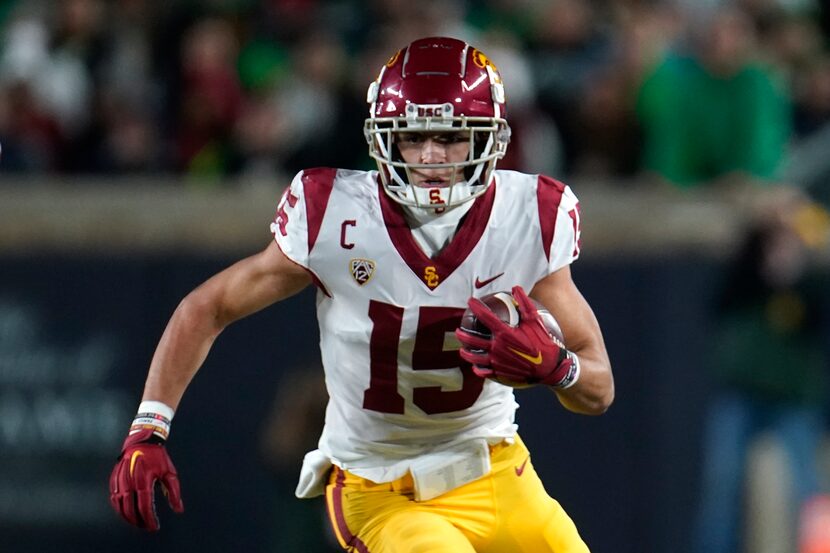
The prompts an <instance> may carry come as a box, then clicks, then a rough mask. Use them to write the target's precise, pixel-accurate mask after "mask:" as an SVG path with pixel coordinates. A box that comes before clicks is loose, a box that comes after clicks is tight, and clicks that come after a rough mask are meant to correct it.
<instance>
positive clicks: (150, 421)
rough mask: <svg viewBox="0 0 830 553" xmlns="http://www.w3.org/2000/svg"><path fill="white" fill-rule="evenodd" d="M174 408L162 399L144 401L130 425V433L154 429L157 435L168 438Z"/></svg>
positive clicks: (163, 438)
mask: <svg viewBox="0 0 830 553" xmlns="http://www.w3.org/2000/svg"><path fill="white" fill-rule="evenodd" d="M173 413H174V411H173V409H172V408H171V407H169V406H168V405H165V404H164V403H162V402H160V401H142V402H141V404H140V405H139V406H138V412H137V413H136V415H135V418H134V419H133V424H132V425H131V426H130V435H133V434H135V433H137V432H141V431H142V430H152V431H153V434H154V435H155V436H158V437H159V438H161V439H162V440H167V436H169V435H170V423H171V421H172V420H173Z"/></svg>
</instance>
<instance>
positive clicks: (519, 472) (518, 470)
mask: <svg viewBox="0 0 830 553" xmlns="http://www.w3.org/2000/svg"><path fill="white" fill-rule="evenodd" d="M529 460H530V457H528V458H527V459H525V461H524V463H522V464H521V465H519V466H518V467H513V469H514V470H515V471H516V476H521V475H522V474H524V472H525V465H527V462H528V461H529Z"/></svg>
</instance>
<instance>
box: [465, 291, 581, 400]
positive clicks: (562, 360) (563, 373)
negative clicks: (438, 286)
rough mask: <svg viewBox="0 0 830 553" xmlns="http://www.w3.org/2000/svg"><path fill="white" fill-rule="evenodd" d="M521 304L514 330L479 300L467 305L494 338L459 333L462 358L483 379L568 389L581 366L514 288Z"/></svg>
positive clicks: (517, 300)
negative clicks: (549, 331) (498, 379)
mask: <svg viewBox="0 0 830 553" xmlns="http://www.w3.org/2000/svg"><path fill="white" fill-rule="evenodd" d="M512 292H513V297H514V298H515V299H516V302H517V303H518V309H519V324H518V325H517V326H515V327H512V326H510V325H508V324H507V323H505V322H504V321H502V320H501V319H499V318H498V316H496V314H495V313H493V312H492V311H491V310H490V309H488V308H487V306H485V305H484V304H483V303H482V302H480V301H479V300H478V299H476V298H470V300H469V302H468V305H469V307H470V309H471V310H472V311H473V314H475V316H476V317H477V318H478V320H479V322H481V323H482V324H483V325H484V326H486V327H487V328H489V329H490V331H491V333H492V334H491V337H490V338H483V337H481V336H476V335H475V334H472V333H470V332H467V331H465V330H463V329H461V328H459V329H456V331H455V335H456V336H457V337H458V340H459V341H460V342H461V345H462V346H463V347H462V348H461V350H460V351H459V354H460V355H461V358H462V359H464V360H465V361H467V362H469V363H471V364H472V365H473V371H474V372H475V373H476V374H477V375H479V376H481V377H482V378H500V379H506V380H510V381H513V382H517V383H522V384H545V385H547V386H553V387H555V388H567V387H569V386H571V385H572V384H573V383H574V382H576V380H577V378H578V377H579V364H578V363H579V362H578V361H577V359H576V356H575V355H574V354H573V353H571V352H570V351H568V350H567V349H566V348H565V345H564V344H562V343H560V342H559V341H558V340H556V339H554V338H553V337H552V336H551V334H549V333H548V331H547V329H546V328H545V325H544V323H543V322H542V319H541V318H540V317H539V313H538V312H537V308H536V306H535V305H534V304H533V301H532V300H531V299H530V298H529V297H528V296H527V294H525V292H524V290H523V289H522V287H521V286H514V287H513V290H512Z"/></svg>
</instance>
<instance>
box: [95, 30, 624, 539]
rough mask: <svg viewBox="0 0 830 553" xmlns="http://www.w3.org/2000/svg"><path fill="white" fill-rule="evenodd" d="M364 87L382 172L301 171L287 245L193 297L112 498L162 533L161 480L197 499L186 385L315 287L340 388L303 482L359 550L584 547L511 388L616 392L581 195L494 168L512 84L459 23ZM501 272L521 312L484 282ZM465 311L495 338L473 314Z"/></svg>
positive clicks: (596, 395)
mask: <svg viewBox="0 0 830 553" xmlns="http://www.w3.org/2000/svg"><path fill="white" fill-rule="evenodd" d="M368 103H369V117H368V119H366V124H365V129H364V131H365V135H366V139H367V141H368V143H369V152H370V155H371V156H372V157H373V158H374V159H375V160H376V161H377V164H378V170H377V171H352V170H345V169H330V168H317V169H309V170H305V171H302V172H300V173H299V174H298V175H297V176H296V177H295V178H294V180H293V182H292V183H291V185H290V186H289V187H288V188H287V189H286V190H285V193H284V194H283V196H282V199H281V200H280V202H279V204H278V207H277V213H276V217H275V220H274V221H273V223H272V224H271V231H272V233H273V235H274V241H273V242H272V243H271V244H270V245H269V246H268V247H266V248H265V249H264V250H263V251H262V252H260V253H258V254H256V255H253V256H251V257H249V258H247V259H243V260H242V261H239V262H238V263H236V264H234V265H232V266H231V267H230V268H228V269H226V270H224V271H222V272H220V273H219V274H217V275H215V276H213V277H212V278H210V279H209V280H208V281H206V282H205V283H204V284H202V285H201V286H199V287H198V288H196V289H195V290H194V291H193V292H191V293H190V294H189V295H188V296H187V297H185V298H184V300H183V301H182V302H181V304H180V305H179V306H178V308H177V309H176V311H175V313H174V314H173V316H172V318H171V320H170V322H169V323H168V326H167V328H166V330H165V331H164V333H163V335H162V337H161V340H160V342H159V344H158V348H157V350H156V352H155V355H154V357H153V359H152V362H151V364H150V369H149V374H148V376H147V381H146V384H145V389H144V395H143V401H142V402H141V404H140V406H139V408H138V414H137V415H136V418H135V421H134V423H133V425H132V427H131V429H130V431H129V434H128V436H127V438H126V441H125V442H124V446H123V449H122V453H121V457H120V459H119V461H118V463H117V465H116V467H115V468H114V470H113V473H112V477H111V480H110V491H111V501H112V505H113V507H114V508H115V510H116V511H117V512H118V513H120V514H121V515H122V516H123V517H124V518H125V519H126V520H127V521H129V522H130V523H132V524H135V525H137V526H139V527H142V528H145V529H147V530H157V529H158V527H159V523H158V520H157V518H156V515H155V510H154V485H155V483H159V484H160V485H161V486H162V487H163V488H164V491H165V493H166V495H167V498H168V501H169V502H170V504H171V506H172V508H173V509H174V510H175V511H178V512H180V511H182V510H183V505H182V500H181V494H180V490H179V483H178V479H177V476H176V470H175V468H174V467H173V464H172V462H171V460H170V458H169V456H168V454H167V452H166V450H165V440H166V439H167V437H168V432H169V430H170V422H171V420H172V418H173V414H174V411H175V409H176V408H177V407H178V405H179V402H180V400H181V398H182V395H183V393H184V391H185V388H186V387H187V386H188V383H189V382H190V380H191V379H192V378H193V376H194V375H195V374H196V371H197V370H198V368H199V366H200V365H201V364H202V362H203V361H204V359H205V356H206V355H207V354H208V350H209V349H210V347H211V344H212V343H213V341H214V340H215V339H216V337H217V336H218V335H219V333H220V332H221V331H222V329H223V328H225V327H226V326H227V325H229V324H230V323H232V322H233V321H236V320H238V319H240V318H242V317H245V316H247V315H250V314H251V313H254V312H255V311H258V310H260V309H263V308H265V307H267V306H269V305H271V304H273V303H275V302H277V301H280V300H282V299H284V298H287V297H289V296H291V295H293V294H296V293H297V292H299V291H300V290H302V289H303V288H305V287H306V286H308V285H310V284H312V283H313V284H314V285H315V286H316V287H317V297H318V301H317V318H318V322H319V326H320V348H321V352H322V360H323V364H324V368H325V374H326V383H327V386H328V391H329V402H328V407H327V411H326V422H325V425H324V428H323V430H322V434H321V436H320V439H319V442H318V449H315V450H314V451H311V452H309V453H308V454H307V455H306V457H305V460H304V462H303V466H302V469H301V472H300V481H299V484H298V486H297V492H296V494H297V496H298V497H312V496H316V495H322V494H325V496H326V500H327V506H328V511H329V515H330V519H331V524H332V526H333V528H334V532H335V534H336V536H337V538H338V540H339V541H340V543H341V545H342V546H343V547H344V548H345V549H348V550H351V551H360V552H365V551H371V552H373V553H374V552H387V551H388V552H393V551H430V552H436V551H447V552H453V553H459V552H472V551H479V552H484V551H493V552H495V551H510V552H533V553H539V552H545V551H555V552H557V553H564V552H568V553H572V552H584V551H587V550H588V548H587V547H586V545H585V543H584V542H583V540H582V539H581V537H580V535H579V533H578V532H577V530H576V527H575V525H574V523H573V522H572V521H571V519H570V518H569V517H568V515H567V514H566V513H565V511H564V510H563V509H562V507H561V506H560V505H559V504H558V503H557V502H556V501H555V500H554V499H552V498H551V497H550V496H548V494H547V493H546V492H545V489H544V488H543V486H542V483H541V481H540V480H539V478H538V477H537V475H536V473H535V471H534V469H533V464H532V462H531V461H530V455H529V453H528V451H527V449H526V448H525V445H524V444H523V443H522V440H521V439H520V437H519V435H518V434H517V425H516V423H515V417H514V415H515V411H516V408H517V403H516V401H515V397H514V388H513V387H510V386H505V385H503V384H501V383H499V380H501V377H505V378H507V380H509V381H511V382H516V383H517V385H522V386H525V385H527V384H535V385H539V386H547V387H549V388H550V389H551V390H553V392H554V393H555V396H556V397H557V398H558V399H559V401H560V402H561V404H562V405H564V406H565V407H566V408H567V409H569V410H571V411H574V412H577V413H584V414H600V413H603V412H604V411H605V410H606V409H607V408H608V407H609V405H610V404H611V402H612V401H613V397H614V385H613V378H612V373H611V366H610V362H609V359H608V355H607V353H606V349H605V346H604V342H603V338H602V335H601V332H600V328H599V325H598V323H597V320H596V318H595V316H594V314H593V312H592V310H591V308H590V307H589V305H588V303H587V302H586V300H585V299H584V298H583V296H582V295H581V294H580V292H579V291H578V289H577V287H576V286H575V284H574V282H573V281H572V279H571V272H570V268H569V266H570V264H571V263H572V262H573V261H574V260H575V259H576V258H577V257H578V256H579V252H580V241H579V237H580V216H579V204H578V202H577V199H576V196H575V195H574V193H573V192H572V191H571V189H570V188H569V187H568V186H566V185H564V184H562V183H560V182H558V181H556V180H554V179H552V178H550V177H547V176H544V175H529V174H524V173H519V172H514V171H504V170H496V163H497V161H498V160H499V159H500V158H501V157H503V155H504V153H505V150H506V148H507V145H508V142H509V140H510V128H509V126H508V124H507V120H506V119H505V115H506V112H505V107H506V105H505V91H504V85H503V83H502V80H501V77H500V75H499V71H498V69H497V68H496V66H495V65H494V64H493V62H492V61H491V60H489V59H488V58H487V57H486V56H485V55H484V54H483V53H482V52H481V51H480V50H477V49H476V48H474V47H472V46H470V45H468V44H466V43H464V42H462V41H460V40H455V39H451V38H440V37H438V38H425V39H420V40H416V41H414V42H412V43H411V44H409V45H408V46H406V47H405V48H403V49H402V50H400V51H399V52H397V53H395V54H394V55H393V56H392V57H391V59H389V61H388V62H387V63H386V64H385V66H384V67H382V68H381V70H380V74H379V75H378V77H377V79H376V80H375V81H374V82H373V83H371V85H370V87H369V91H368ZM504 289H512V294H513V297H514V298H515V301H516V306H517V309H518V312H519V314H520V316H521V318H520V322H519V323H518V325H516V326H511V325H508V324H506V323H504V322H502V320H500V319H499V317H497V316H496V315H495V314H494V313H493V312H492V311H490V310H488V309H487V307H486V306H485V305H484V304H483V303H481V302H479V301H477V299H476V298H477V297H482V296H484V295H487V294H489V293H492V292H496V291H498V290H504ZM527 292H529V296H528V293H527ZM530 298H534V299H536V300H538V301H539V302H541V304H543V305H544V306H545V307H547V308H548V310H549V311H550V313H552V314H553V316H554V317H555V318H556V320H557V321H558V323H559V325H560V327H561V329H562V332H563V333H564V337H565V345H563V344H562V343H561V342H559V341H557V340H555V339H553V338H552V337H551V335H550V334H549V333H547V332H546V331H545V329H544V326H543V325H542V323H541V321H540V318H539V314H538V311H537V308H536V307H535V306H534V304H533V302H532V300H531V299H530ZM467 307H469V308H470V309H471V310H472V312H473V313H474V314H475V316H476V317H478V319H479V320H480V321H481V322H482V323H483V324H484V325H485V326H486V327H488V328H489V329H490V330H491V331H492V332H491V333H490V334H489V335H488V336H486V337H485V336H482V335H478V334H474V333H470V332H467V331H465V330H461V329H458V327H459V322H460V320H461V317H462V314H463V313H464V311H465V309H466V308H467ZM502 381H503V380H502ZM563 476H564V475H563Z"/></svg>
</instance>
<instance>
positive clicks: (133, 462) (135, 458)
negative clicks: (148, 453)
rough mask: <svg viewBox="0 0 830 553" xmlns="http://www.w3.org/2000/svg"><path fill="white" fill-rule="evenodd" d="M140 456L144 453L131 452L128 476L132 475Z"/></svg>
mask: <svg viewBox="0 0 830 553" xmlns="http://www.w3.org/2000/svg"><path fill="white" fill-rule="evenodd" d="M142 455H144V452H143V451H141V450H137V451H133V456H132V457H130V476H132V475H133V471H134V470H135V462H136V461H137V460H138V458H139V457H141V456H142Z"/></svg>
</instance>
